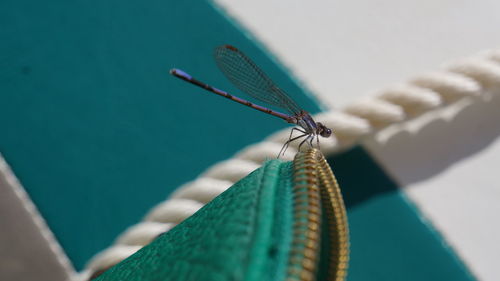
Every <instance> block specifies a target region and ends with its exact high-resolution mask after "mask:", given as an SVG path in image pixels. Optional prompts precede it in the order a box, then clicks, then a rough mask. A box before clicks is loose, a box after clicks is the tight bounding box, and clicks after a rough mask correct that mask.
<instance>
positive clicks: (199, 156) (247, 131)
mask: <svg viewBox="0 0 500 281" xmlns="http://www.w3.org/2000/svg"><path fill="white" fill-rule="evenodd" d="M0 26H1V28H0V38H2V44H0V66H1V67H0V100H1V105H2V107H1V110H0V128H1V131H0V132H1V135H0V152H1V153H2V154H3V156H4V157H5V158H6V160H7V162H8V163H9V164H10V165H11V166H12V168H13V170H14V172H15V173H16V175H17V176H18V177H19V179H20V180H21V182H22V184H23V185H24V187H25V188H26V189H27V191H28V193H29V194H30V196H31V198H32V199H33V201H34V202H35V204H36V205H37V207H38V208H39V210H40V211H41V213H42V215H43V216H44V218H45V219H46V220H47V222H48V224H49V226H50V228H51V229H52V231H53V232H54V233H55V235H56V237H57V239H58V241H59V242H60V243H61V244H62V246H63V248H64V249H65V251H66V253H67V254H68V255H69V257H70V259H71V261H72V262H73V264H74V265H75V267H76V268H77V269H81V268H82V266H83V265H84V263H85V262H86V261H87V260H88V259H89V258H90V257H91V256H92V255H93V254H95V253H97V252H98V251H100V250H102V249H104V248H105V247H107V246H109V245H110V244H111V243H112V241H113V240H114V239H115V238H116V236H117V235H118V234H120V233H121V232H122V231H123V230H124V229H125V228H127V227H128V226H130V225H132V224H134V223H136V222H137V221H139V220H140V219H141V218H142V216H143V215H144V214H145V213H146V212H147V211H148V210H149V209H150V208H151V207H152V206H154V205H155V204H156V203H158V202H160V201H162V200H164V199H165V198H166V197H167V195H168V194H169V193H170V192H171V191H172V190H173V189H175V188H176V187H178V186H179V185H180V184H182V183H185V182H187V181H190V180H192V179H193V178H195V177H196V176H197V175H199V173H200V172H202V171H203V170H204V169H205V168H206V167H207V166H209V165H211V164H213V163H214V162H216V161H219V160H223V159H227V158H228V157H230V156H231V155H232V154H233V153H235V152H236V151H238V150H239V149H240V148H241V147H243V146H245V145H247V144H250V143H254V142H257V141H260V140H261V139H262V138H263V137H264V136H267V135H268V134H270V133H271V132H274V131H275V130H277V129H279V128H282V127H285V126H287V124H285V123H284V122H283V121H281V120H279V119H277V118H273V117H270V116H267V115H265V114H262V113H260V112H257V111H253V110H251V109H248V108H245V107H243V106H241V105H239V104H236V103H232V102H230V101H228V100H225V99H223V98H220V97H217V96H215V95H213V94H210V93H208V92H204V91H203V90H201V89H198V88H195V87H194V86H192V85H188V84H186V83H184V82H182V81H180V80H178V79H175V78H173V77H171V76H169V75H168V70H169V69H170V68H172V67H178V68H181V69H183V70H185V71H188V72H189V73H190V74H192V75H193V76H195V77H198V78H200V79H201V80H203V81H205V82H207V83H210V84H213V85H214V86H216V87H220V88H222V89H225V90H227V91H230V92H231V91H233V92H234V93H236V92H237V91H235V88H233V87H231V85H229V82H227V81H226V80H225V78H224V77H223V76H222V74H220V73H219V71H218V70H217V68H216V66H215V63H214V62H213V59H212V50H213V48H214V47H215V46H218V45H220V44H226V43H230V44H233V45H235V46H238V47H239V48H240V49H242V50H243V51H244V52H245V53H247V55H249V56H250V57H252V58H253V59H254V60H255V61H256V62H257V63H258V64H259V65H260V66H262V68H263V69H264V70H266V72H268V73H269V75H270V76H271V77H272V78H273V79H274V80H276V82H278V84H279V85H281V86H282V87H283V88H284V89H285V90H287V91H288V92H290V93H292V95H294V96H295V97H296V98H297V100H298V102H299V104H301V105H303V106H304V107H305V108H306V109H308V110H310V111H311V112H316V111H317V110H318V107H317V106H316V105H315V104H314V103H313V102H312V101H311V100H310V99H308V98H307V97H306V96H304V95H303V94H302V91H301V89H300V88H299V87H298V86H297V85H296V84H294V82H293V81H292V80H290V79H289V78H288V76H287V75H286V73H284V72H283V70H282V69H281V68H280V67H278V66H276V65H275V64H274V63H273V62H272V61H271V60H270V59H269V57H268V56H267V55H266V54H265V53H263V52H262V51H261V50H260V49H259V48H257V47H256V45H255V44H254V43H253V42H251V41H250V40H249V39H248V38H246V37H245V36H244V35H242V33H241V31H240V30H238V29H237V28H235V27H234V26H233V25H232V24H231V23H229V22H228V21H227V19H225V18H224V17H223V16H221V15H220V14H218V12H217V11H216V10H215V9H214V8H213V7H212V6H211V5H210V4H209V3H208V2H205V1H148V2H147V3H143V2H141V3H139V2H136V1H49V2H40V1H11V0H8V1H1V3H0Z"/></svg>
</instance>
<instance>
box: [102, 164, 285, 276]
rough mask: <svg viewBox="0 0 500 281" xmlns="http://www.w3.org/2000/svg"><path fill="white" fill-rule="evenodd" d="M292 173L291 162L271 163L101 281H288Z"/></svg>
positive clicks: (120, 265) (133, 256) (105, 274)
mask: <svg viewBox="0 0 500 281" xmlns="http://www.w3.org/2000/svg"><path fill="white" fill-rule="evenodd" d="M290 171H291V165H290V163H283V162H281V161H279V160H272V161H269V162H267V163H266V164H264V165H263V166H262V167H261V168H259V169H258V170H256V171H254V172H253V173H251V174H250V175H248V176H247V177H245V178H244V179H242V180H241V181H239V182H238V183H236V184H235V185H233V186H232V187H231V188H229V189H228V190H227V191H226V192H224V193H222V194H221V195H220V196H218V197H217V198H215V199H214V200H213V201H212V202H210V203H209V204H207V205H206V206H205V207H203V208H202V209H201V210H200V211H198V212H197V213H196V214H194V215H193V216H191V217H190V218H188V219H187V220H185V221H184V222H182V223H181V224H179V225H178V226H177V227H175V228H173V229H172V230H171V231H169V232H167V233H166V234H164V235H161V236H160V237H158V238H157V239H156V240H155V241H153V242H152V243H151V244H150V245H148V246H146V247H144V248H143V249H141V250H140V251H138V252H137V253H136V254H134V255H132V256H131V257H129V258H128V259H126V260H125V261H123V262H121V263H120V264H118V265H116V266H115V267H113V268H111V269H110V270H109V271H107V272H106V273H104V274H103V275H101V276H100V277H98V278H97V279H96V280H99V281H104V280H106V281H112V280H137V281H140V280H157V281H161V280H213V281H224V280H247V281H259V280H283V277H284V274H285V266H286V263H287V262H288V251H289V243H290V241H291V240H290V237H289V236H290V235H291V231H290V229H291V217H290V216H289V215H283V214H291V203H290V202H291V201H290V198H289V195H285V194H286V193H288V194H290V193H291V182H290ZM277 210H279V211H278V212H277Z"/></svg>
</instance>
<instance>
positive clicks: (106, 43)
mask: <svg viewBox="0 0 500 281" xmlns="http://www.w3.org/2000/svg"><path fill="white" fill-rule="evenodd" d="M499 10H500V3H498V1H492V0H481V1H459V2H457V1H419V2H414V3H413V2H412V3H409V2H401V1H394V0H386V1H375V2H374V1H371V2H368V1H364V2H359V1H354V2H353V1H313V2H311V1H309V2H307V3H306V2H305V1H226V0H218V1H215V2H212V1H191V0H188V1H148V2H145V3H133V2H124V1H73V2H66V1H51V2H50V3H39V2H35V1H27V2H19V1H10V0H6V1H2V2H1V3H0V27H1V28H0V38H2V42H3V44H1V45H0V50H1V51H0V101H1V103H0V104H1V107H0V128H1V131H0V153H1V154H2V156H3V159H4V160H5V163H6V165H3V166H2V167H3V169H2V173H3V176H2V178H1V181H0V192H1V193H0V228H1V229H2V232H1V233H0V279H1V280H67V279H68V278H69V277H68V276H70V275H71V274H73V272H75V271H80V270H82V269H84V267H85V264H86V263H87V262H88V261H89V259H90V258H91V257H92V256H93V255H95V254H96V253H98V252H99V251H101V250H103V249H104V248H106V247H108V246H109V245H110V244H111V243H112V242H113V240H114V239H115V238H116V237H117V236H118V235H119V234H120V233H121V232H123V231H124V230H125V229H126V228H127V227H128V226H130V225H132V224H134V223H136V222H138V221H140V220H141V218H142V217H143V216H144V214H146V213H147V211H148V210H149V209H150V208H151V207H152V206H154V205H155V204H157V203H159V202H161V201H163V200H165V198H167V197H168V195H169V194H170V193H171V192H172V191H173V190H175V188H177V187H178V186H180V185H181V184H183V183H185V182H187V181H190V180H193V179H194V178H195V177H196V176H197V175H199V174H200V173H201V172H202V171H204V170H205V169H206V168H207V167H209V166H210V165H213V164H214V163H216V162H218V161H221V160H224V159H228V158H229V157H231V156H232V155H233V154H234V153H236V152H238V151H239V150H240V149H241V148H243V147H245V146H246V145H249V144H252V143H256V142H259V141H261V140H262V139H263V138H264V137H266V136H268V135H269V134H271V133H273V132H275V131H276V130H278V129H281V128H284V127H286V126H287V124H285V123H284V122H282V121H281V120H278V119H276V118H270V117H269V116H266V115H265V114H261V113H258V112H253V111H252V110H249V109H247V108H242V106H240V105H238V104H233V103H231V102H229V101H226V100H222V99H220V98H217V97H214V96H213V95H211V94H207V93H204V92H202V91H201V90H199V89H198V88H195V87H192V86H190V85H187V84H185V83H183V82H182V81H179V80H178V79H174V78H173V77H171V76H169V75H168V70H169V69H170V68H172V67H178V68H181V69H183V70H185V71H187V72H189V73H190V74H192V75H193V76H194V77H197V78H199V79H200V80H202V81H205V82H207V83H209V84H212V85H214V86H216V87H219V88H222V89H225V90H227V91H229V92H237V90H236V89H235V88H234V87H233V86H231V85H230V84H229V82H228V81H227V80H226V79H225V78H224V77H223V75H222V74H221V73H220V72H219V71H218V70H217V67H216V65H215V63H214V61H213V58H212V52H213V48H214V47H216V46H218V45H222V44H232V45H235V46H237V47H238V48H239V49H241V50H243V51H244V52H245V53H246V54H247V55H248V56H250V57H251V58H252V59H253V60H254V61H255V62H256V63H257V64H258V65H259V66H260V67H261V68H263V69H264V70H265V71H266V73H268V74H269V76H271V77H272V79H273V80H274V81H275V82H277V84H279V85H280V86H282V87H283V88H284V89H285V90H286V91H287V92H288V93H291V96H293V98H294V99H296V100H297V102H298V103H299V104H300V105H301V106H302V107H304V108H305V109H306V110H308V111H310V112H312V113H317V112H320V111H325V110H331V109H338V108H342V107H344V106H346V105H348V104H350V103H352V102H354V101H355V100H357V99H359V98H361V97H363V96H366V95H369V94H371V93H372V92H373V91H375V90H378V89H380V88H383V87H385V86H388V85H392V84H394V83H397V82H402V81H405V80H407V79H410V78H411V77H413V76H415V75H417V74H421V73H424V72H427V71H429V70H435V69H437V68H438V67H439V66H440V65H442V64H443V63H445V62H448V61H451V60H454V59H457V58H462V57H466V56H469V55H472V54H474V53H477V52H479V51H482V50H487V49H492V48H499V47H500V17H498V15H497V14H498V11H499ZM498 97H499V95H496V96H495V95H493V98H492V99H490V100H488V101H483V100H481V101H477V102H474V103H472V104H471V105H470V106H468V107H467V110H465V111H463V113H461V114H460V115H459V116H458V117H455V118H450V119H449V120H441V121H439V122H434V123H432V124H431V125H426V126H425V127H424V128H423V129H421V130H420V129H419V133H418V134H409V133H408V134H399V135H398V136H395V137H392V138H390V139H389V140H388V141H385V142H383V141H380V140H376V139H373V140H367V141H366V142H365V143H363V145H362V146H359V147H356V148H354V149H352V150H350V151H347V152H344V153H342V154H338V155H335V156H332V157H331V159H330V161H331V163H334V171H335V173H336V174H337V176H338V177H339V181H340V183H341V187H342V188H343V189H344V192H345V194H344V196H345V197H346V203H347V206H348V211H349V219H350V224H351V235H352V241H351V243H352V259H351V266H350V271H349V277H348V280H497V279H498V278H499V276H500V271H499V270H498V268H497V267H496V261H498V260H499V259H500V255H499V254H498V253H500V246H499V245H500V244H499V243H498V241H497V238H496V237H499V236H500V227H499V224H498V223H497V222H496V221H497V218H496V214H498V213H499V212H500V208H499V207H497V205H498V204H496V203H497V202H498V199H500V184H499V183H498V180H496V177H495V175H496V167H497V163H499V161H500V143H499V141H498V135H499V133H500V131H499V126H498V124H499V122H500V110H498V106H499V105H500V102H499V98H498ZM7 165H8V166H7ZM360 174H362V175H363V177H361V178H360V176H359V175H360ZM13 175H15V178H14V177H13ZM16 179H17V180H19V183H20V185H21V186H22V187H21V186H18V185H17V183H16ZM16 186H17V187H16ZM20 190H21V191H20ZM23 192H26V193H23ZM23 198H24V199H23ZM31 202H32V203H33V204H34V205H33V206H34V208H33V206H31V205H29V204H31ZM27 204H28V205H27ZM44 225H46V226H47V227H48V229H49V230H50V232H49V233H47V231H45V232H44V231H42V230H41V229H44ZM47 241H53V242H54V243H48V242H47ZM55 253H59V254H55Z"/></svg>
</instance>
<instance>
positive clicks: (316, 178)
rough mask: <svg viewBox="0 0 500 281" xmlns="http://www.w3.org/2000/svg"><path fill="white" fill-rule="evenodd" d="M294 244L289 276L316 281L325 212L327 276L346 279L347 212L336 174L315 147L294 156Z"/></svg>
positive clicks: (291, 278)
mask: <svg viewBox="0 0 500 281" xmlns="http://www.w3.org/2000/svg"><path fill="white" fill-rule="evenodd" d="M293 182H294V186H293V190H292V192H293V196H292V198H293V222H294V223H293V225H292V228H293V229H292V245H291V250H290V255H289V256H290V259H289V263H288V264H289V267H288V278H287V280H298V281H313V280H316V279H317V277H316V272H317V270H318V264H319V254H320V247H321V241H320V239H321V227H322V225H321V224H322V216H326V221H327V225H326V226H323V227H327V231H328V235H329V241H330V252H329V253H328V256H329V261H328V263H329V265H328V280H336V281H338V280H344V279H345V276H346V273H347V264H348V257H349V241H348V240H349V234H348V227H347V215H346V212H345V207H344V203H343V200H342V196H341V194H340V189H339V187H338V184H337V181H336V179H335V176H334V175H333V173H332V172H331V170H330V167H329V165H328V163H327V162H326V160H325V159H324V157H323V155H322V154H321V153H320V152H319V151H318V150H316V149H310V150H308V151H307V152H305V153H299V154H298V155H297V156H296V157H295V160H294V175H293Z"/></svg>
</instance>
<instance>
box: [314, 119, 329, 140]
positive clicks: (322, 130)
mask: <svg viewBox="0 0 500 281" xmlns="http://www.w3.org/2000/svg"><path fill="white" fill-rule="evenodd" d="M316 125H317V126H318V134H319V135H320V136H322V137H324V138H328V137H329V136H331V135H332V130H331V129H330V128H327V127H326V126H325V125H323V124H322V123H321V122H317V123H316Z"/></svg>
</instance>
